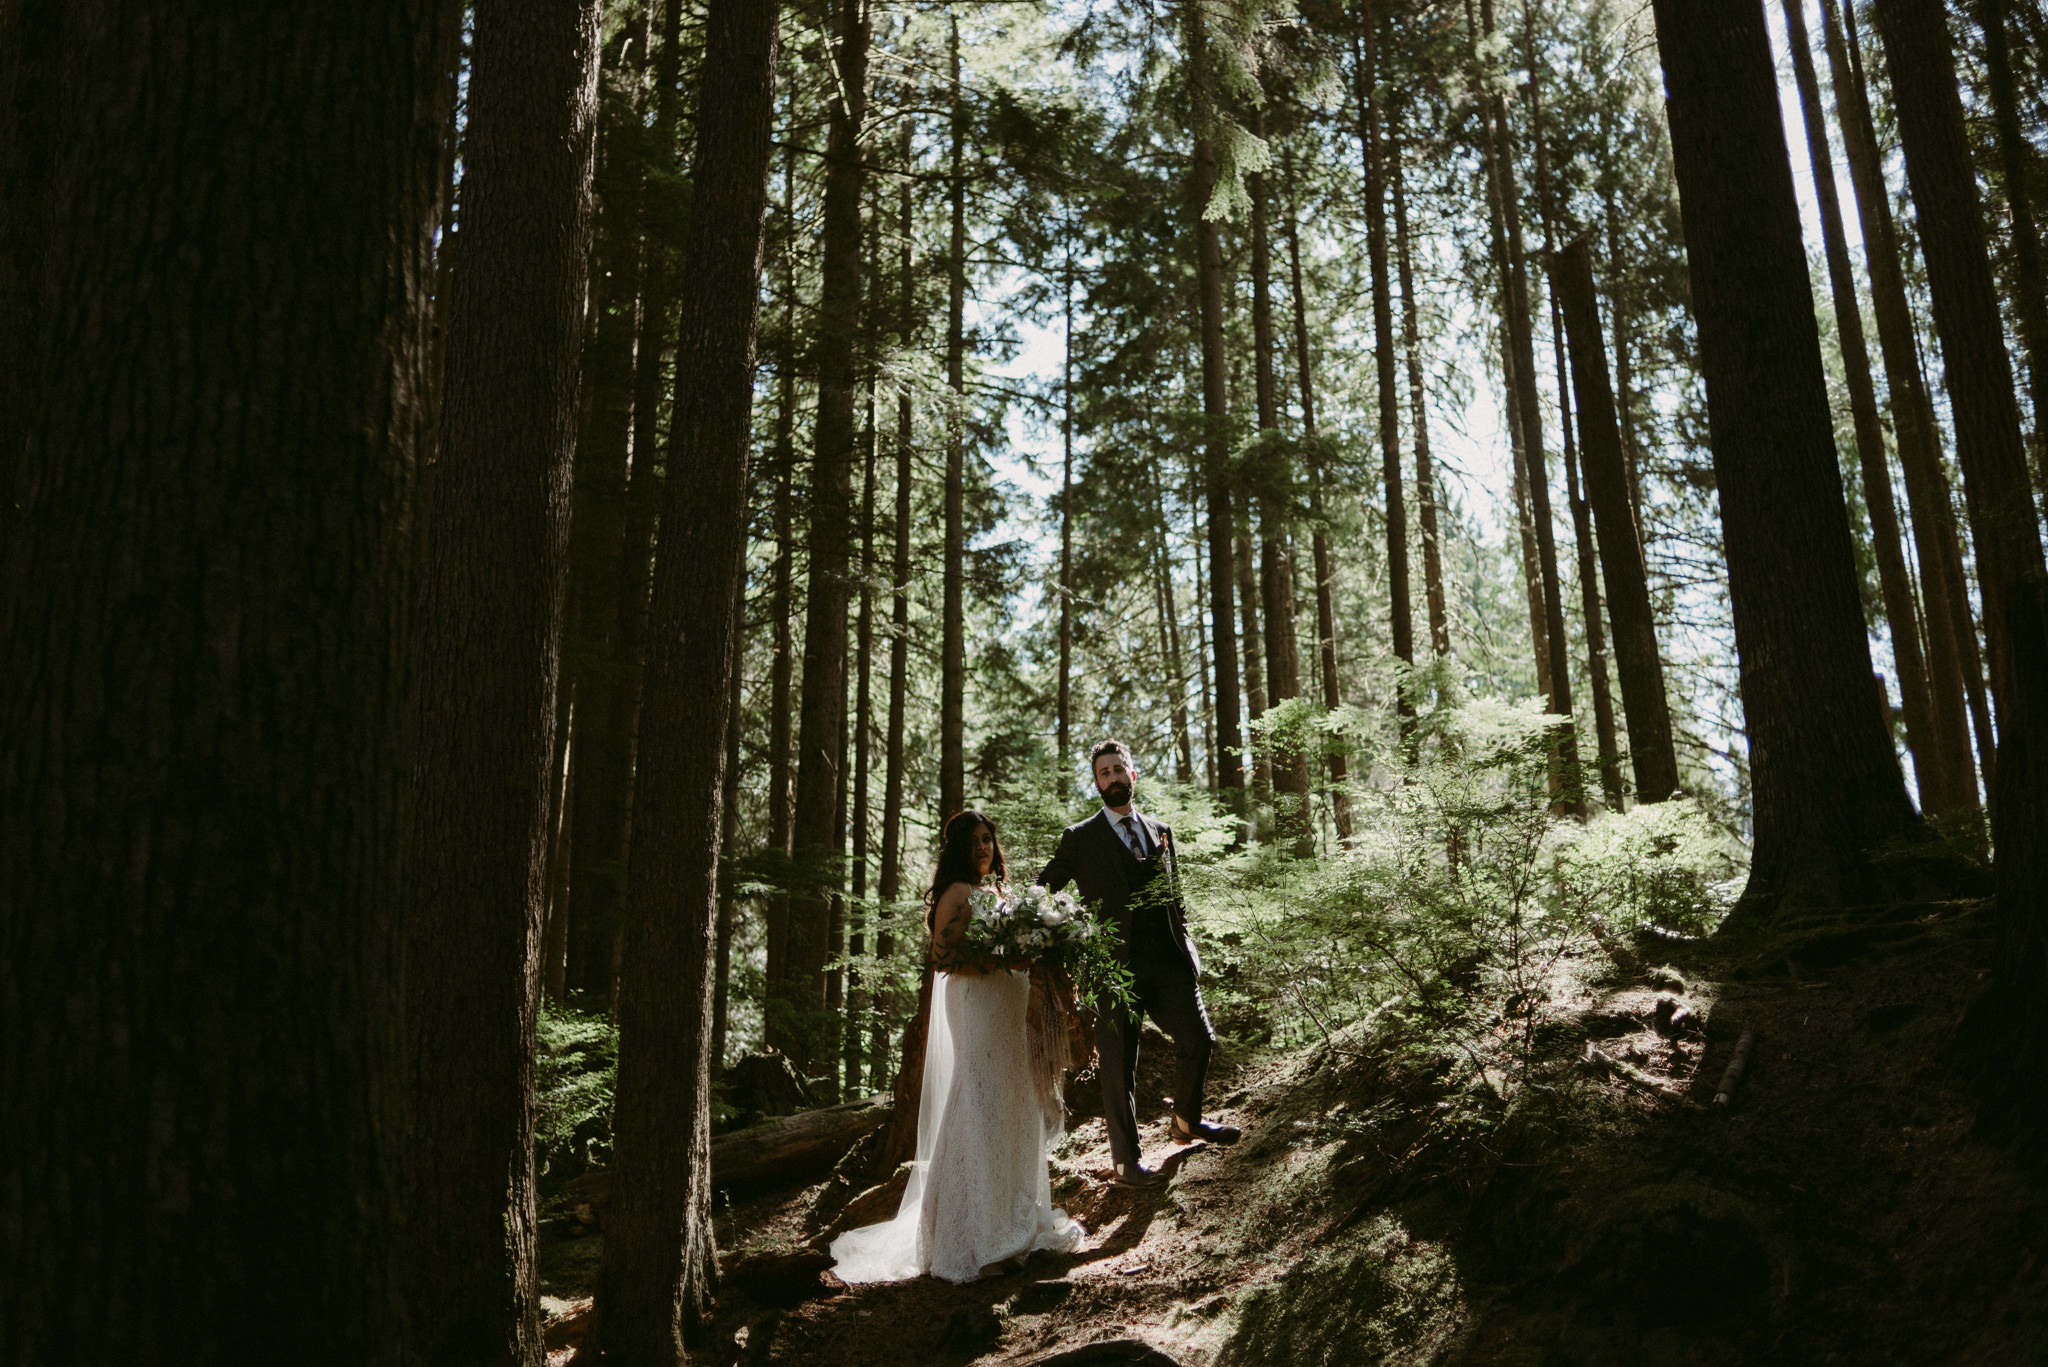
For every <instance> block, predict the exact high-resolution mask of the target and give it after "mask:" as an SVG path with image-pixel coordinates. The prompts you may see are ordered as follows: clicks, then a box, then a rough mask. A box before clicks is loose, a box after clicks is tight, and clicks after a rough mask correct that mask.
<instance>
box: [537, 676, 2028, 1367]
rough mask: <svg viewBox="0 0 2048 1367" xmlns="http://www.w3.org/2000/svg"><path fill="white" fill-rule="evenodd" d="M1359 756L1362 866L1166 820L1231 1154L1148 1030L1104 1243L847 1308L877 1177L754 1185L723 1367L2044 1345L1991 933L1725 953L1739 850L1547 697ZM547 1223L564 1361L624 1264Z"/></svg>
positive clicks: (1181, 818) (1847, 926) (734, 1208)
mask: <svg viewBox="0 0 2048 1367" xmlns="http://www.w3.org/2000/svg"><path fill="white" fill-rule="evenodd" d="M1341 725H1342V723H1341V721H1340V722H1339V723H1337V724H1336V727H1335V728H1333V729H1341ZM1300 743H1313V742H1312V741H1310V740H1308V739H1301V740H1300ZM1359 753H1363V752H1362V751H1360V752H1359ZM1361 767H1362V768H1364V769H1366V771H1367V772H1368V774H1369V775H1370V777H1369V778H1368V779H1367V780H1366V781H1365V782H1362V783H1360V784H1358V785H1356V786H1355V787H1354V789H1353V790H1352V792H1351V794H1350V798H1351V812H1350V815H1351V819H1352V821H1353V823H1354V824H1353V836H1352V839H1351V841H1350V843H1349V844H1348V846H1346V847H1345V848H1344V850H1343V851H1342V853H1341V855H1340V856H1338V857H1332V858H1325V859H1322V860H1319V861H1315V862H1313V863H1311V862H1309V861H1301V860H1294V859H1290V858H1287V857H1285V856H1282V855H1276V854H1274V853H1272V852H1271V850H1272V845H1273V844H1274V843H1277V842H1269V844H1268V845H1267V846H1266V847H1265V849H1263V850H1262V851H1260V852H1258V853H1246V852H1234V851H1233V850H1232V849H1231V848H1230V835H1229V826H1228V823H1227V822H1226V821H1224V820H1222V819H1221V817H1220V816H1219V815H1218V814H1216V813H1214V812H1210V813H1206V814H1205V813H1203V812H1200V811H1196V810H1191V809H1187V808H1185V807H1184V808H1183V810H1180V811H1178V812H1176V813H1175V814H1174V819H1175V824H1176V827H1177V829H1180V830H1182V831H1184V832H1185V834H1184V837H1183V840H1182V846H1183V848H1184V849H1185V850H1188V851H1190V852H1191V853H1192V858H1190V859H1189V861H1188V862H1189V873H1188V877H1189V879H1190V881H1191V883H1192V884H1193V886H1192V887H1191V888H1190V891H1189V899H1190V902H1191V904H1192V905H1194V906H1196V907H1197V908H1199V909H1200V912H1201V917H1202V921H1201V925H1202V931H1203V942H1204V944H1203V948H1204V956H1205V960H1206V967H1207V974H1208V981H1207V990H1208V992H1209V996H1210V1003H1211V1007H1212V1013H1213V1015H1214V1017H1215V1020H1216V1024H1217V1028H1218V1030H1219V1033H1220V1034H1221V1036H1222V1037H1223V1049H1222V1050H1221V1052H1220V1056H1219V1066H1218V1067H1217V1068H1216V1069H1215V1073H1214V1079H1213V1090H1212V1104H1211V1109H1212V1111H1213V1112H1214V1113H1216V1114H1218V1115H1219V1116H1220V1117H1221V1118H1222V1119H1225V1120H1227V1121H1229V1122H1230V1123H1234V1124H1238V1125H1241V1126H1242V1127H1243V1128H1244V1129H1245V1132H1246V1137H1245V1140H1244V1141H1243V1143H1242V1144H1241V1145H1239V1146H1237V1147H1234V1148H1228V1149H1224V1148H1216V1147H1210V1146H1201V1145H1198V1146H1195V1147H1193V1148H1185V1149H1182V1148H1176V1147H1174V1146H1172V1145H1171V1144H1170V1143H1169V1142H1168V1140H1167V1137H1166V1134H1165V1119H1166V1115H1167V1113H1168V1109H1169V1104H1170V1103H1169V1101H1168V1098H1167V1096H1166V1094H1165V1093H1166V1091H1167V1090H1168V1089H1170V1086H1171V1082H1170V1077H1171V1050H1170V1047H1169V1046H1168V1044H1167V1041H1166V1040H1165V1039H1164V1038H1163V1037H1160V1036H1158V1035H1157V1034H1156V1033H1152V1032H1148V1036H1147V1042H1146V1052H1145V1055H1144V1060H1143V1063H1142V1065H1141V1078H1140V1085H1141V1109H1140V1116H1141V1121H1143V1123H1144V1126H1145V1128H1144V1137H1145V1141H1146V1158H1147V1161H1148V1162H1150V1163H1153V1164H1155V1165H1158V1166H1161V1167H1162V1168H1163V1169H1164V1170H1165V1171H1167V1172H1168V1173H1169V1174H1171V1176H1172V1179H1173V1180H1172V1182H1171V1184H1170V1185H1169V1186H1168V1187H1167V1188H1166V1189H1165V1190H1164V1191H1161V1192H1131V1191H1126V1190H1123V1189H1119V1188H1116V1187H1114V1186H1111V1185H1110V1184H1109V1183H1108V1181H1107V1180H1106V1179H1107V1177H1108V1168H1109V1160H1108V1150H1107V1143H1106V1137H1105V1134H1104V1130H1103V1126H1102V1122H1101V1120H1100V1118H1099V1101H1098V1100H1097V1097H1096V1095H1095V1087H1094V1079H1093V1077H1092V1074H1084V1075H1082V1076H1080V1077H1078V1078H1075V1079H1073V1080H1072V1083H1071V1085H1070V1087H1069V1089H1068V1101H1069V1107H1070V1111H1071V1119H1070V1126H1069V1131H1068V1134H1067V1135H1066V1137H1065V1139H1064V1140H1063V1141H1062V1143H1061V1144H1060V1146H1059V1149H1058V1151H1057V1153H1056V1155H1055V1158H1054V1192H1055V1197H1056V1199H1057V1200H1058V1201H1059V1202H1060V1203H1061V1204H1062V1205H1064V1207H1065V1208H1066V1209H1068V1210H1069V1211H1070V1212H1071V1213H1073V1214H1074V1215H1075V1216H1076V1217H1077V1218H1079V1219H1080V1220H1081V1221H1082V1222H1083V1223H1084V1224H1085V1225H1086V1226H1087V1228H1088V1230H1089V1237H1088V1240H1087V1242H1086V1245H1085V1246H1084V1247H1083V1248H1082V1249H1081V1250H1080V1251H1079V1252H1077V1253H1075V1254H1072V1255H1068V1256H1064V1257H1051V1256H1045V1255H1041V1256H1039V1257H1037V1258H1035V1259H1033V1260H1032V1262H1031V1263H1030V1264H1028V1265H1027V1266H1026V1267H1025V1268H1024V1269H1022V1270H1019V1271H1012V1272H1008V1273H1006V1274H1005V1275H1002V1276H992V1277H988V1278H985V1279H984V1280H982V1281H980V1282H977V1283H974V1284H972V1285H968V1286H959V1287H955V1286H951V1285H948V1284H945V1283H942V1282H936V1281H933V1280H931V1279H929V1278H927V1279H922V1280H920V1281H917V1282H914V1283H908V1284H901V1285H889V1286H872V1287H860V1288H852V1289H849V1288H846V1287H843V1286H841V1285H839V1284H838V1283H837V1282H836V1279H834V1278H833V1277H832V1276H831V1275H830V1273H829V1270H828V1264H829V1259H827V1258H826V1257H825V1256H824V1254H823V1252H822V1250H823V1248H824V1245H825V1244H826V1242H828V1241H829V1238H830V1237H831V1235H832V1234H833V1233H834V1232H836V1228H837V1227H838V1225H839V1224H841V1223H843V1222H844V1217H843V1216H841V1215H840V1212H841V1211H843V1210H844V1208H845V1207H846V1206H847V1205H848V1203H849V1200H851V1199H852V1198H854V1197H855V1196H856V1195H857V1193H858V1190H859V1188H860V1187H862V1186H864V1185H865V1184H866V1183H867V1182H868V1181H870V1180H874V1179H876V1178H877V1177H879V1176H880V1175H879V1174H872V1173H863V1171H862V1169H861V1165H860V1162H859V1159H860V1157H861V1155H860V1154H858V1153H856V1154H854V1155H850V1156H849V1160H848V1161H846V1162H842V1163H841V1165H840V1167H839V1170H838V1171H837V1172H836V1173H835V1174H834V1175H833V1176H832V1177H831V1178H828V1179H827V1180H826V1181H824V1182H822V1183H815V1184H809V1185H801V1186H791V1187H785V1188H781V1189H777V1190H769V1191H759V1190H757V1191H752V1192H730V1193H726V1194H725V1196H724V1197H723V1198H722V1201H723V1206H722V1209H721V1213H720V1216H719V1219H718V1245H719V1248H720V1250H721V1263H722V1266H723V1268H724V1273H725V1275H724V1284H723V1288H722V1291H721V1295H720V1299H719V1305H718V1310H717V1315H716V1319H715V1321H714V1322H713V1323H712V1324H710V1325H707V1326H705V1328H704V1329H703V1331H702V1332H701V1333H700V1334H699V1336H698V1344H699V1351H700V1352H701V1360H703V1361H707V1362H719V1363H730V1364H740V1363H770V1362H773V1363H792V1364H796V1363H802V1364H810V1363H817V1364H827V1363H829V1364H846V1365H847V1367H855V1365H856V1364H862V1363H875V1364H884V1363H887V1364H894V1363H900V1362H917V1363H933V1364H966V1363H972V1362H986V1363H1005V1364H1008V1363H1014V1364H1025V1363H1040V1362H1058V1363H1061V1364H1068V1363H1076V1364H1078V1363H1085V1362H1101V1363H1110V1362H1125V1363H1136V1362H1141V1361H1143V1362H1152V1363H1155V1364H1156V1363H1161V1362H1179V1363H1188V1364H1194V1363H1201V1364H1215V1365H1216V1367H1225V1365H1226V1364H1235V1363H1246V1364H1251V1363H1304V1364H1339V1363H1354V1362H1356V1363H1364V1362H1387V1363H1502V1364H1508V1363H1513V1364H1530V1365H1531V1367H1533V1365H1534V1364H1555V1365H1558V1367H1563V1365H1564V1364H1588V1365H1589V1367H1591V1365H1593V1364H1606V1363H1619V1362H1623V1361H1629V1362H1637V1361H1643V1360H1646V1359H1649V1360H1655V1359H1658V1358H1667V1357H1669V1358H1676V1357H1679V1356H1681V1355H1682V1356H1683V1357H1684V1358H1685V1359H1687V1360H1691V1361H1698V1362H1703V1363H1723V1362H1726V1363H1743V1362H1757V1363H1788V1364H1789V1363H1824V1362H1841V1363H1888V1362H1898V1363H1908V1362H1911V1363H1950V1362H1953V1363H1959V1364H1961V1363H1987V1364H1988V1363H2007V1362H2022V1361H2037V1360H2040V1359H2041V1354H2042V1353H2043V1352H2044V1351H2048V1262H2044V1260H2043V1259H2042V1258H2041V1256H2040V1255H2041V1253H2042V1251H2043V1245H2044V1244H2048V1237H2044V1236H2043V1234H2042V1233H2041V1231H2042V1230H2043V1229H2044V1228H2048V1222H2044V1220H2043V1218H2042V1217H2043V1216H2044V1215H2048V1200H2044V1196H2043V1193H2042V1190H2041V1187H2040V1185H2039V1182H2038V1175H2037V1170H2032V1169H2030V1168H2029V1167H2028V1166H2027V1165H2026V1163H2025V1162H2023V1161H2022V1159H2021V1157H2020V1156H2017V1155H2014V1154H2012V1153H2009V1152H2006V1151H2005V1150H2002V1149H2001V1148H1999V1147H1998V1146H1997V1145H1996V1144H1995V1143H1992V1142H1990V1141H1989V1140H1986V1139H1982V1138H1979V1137H1976V1136H1974V1135H1973V1134H1972V1133H1971V1131H1970V1129H1969V1125H1968V1122H1967V1120H1966V1119H1962V1118H1961V1117H1966V1116H1967V1115H1968V1113H1969V1106H1968V1104H1967V1099H1966V1097H1964V1095H1963V1093H1962V1088H1961V1084H1960V1083H1959V1082H1958V1081H1957V1080H1956V1079H1955V1078H1954V1077H1953V1076H1952V1074H1951V1068H1950V1063H1949V1052H1948V1051H1949V1049H1950V1042H1951V1038H1952V1036H1953V1033H1954V1028H1955V1025H1956V1022H1957V1021H1958V1020H1959V1019H1960V1017H1961V1014H1962V1012H1963V1011H1964V1009H1965V1008H1966V1007H1968V1006H1969V1004H1970V1003H1971V1001H1972V1000H1973V999H1974V998H1975V997H1976V996H1977V995H1978V994H1979V992H1980V991H1981V990H1982V984H1983V979H1984V977H1985V974H1986V972H1987V970H1988V967H1989V964H1988V957H1989V950H1990V944H1991V940H1990V930H1989V927H1990V924H1991V920H1992V915H1991V908H1990V905H1989V904H1988V903H1986V902H1958V903H1945V904H1930V905H1925V906H1913V907H1901V908H1894V909H1892V910H1890V911H1889V912H1886V913H1884V914H1882V915H1870V914H1862V915H1858V916H1855V917H1846V916H1845V917H1839V918H1830V917H1826V916H1815V917H1811V918H1809V919H1808V920H1807V921H1805V922H1803V923H1801V924H1797V925H1791V926H1785V927H1781V928H1780V929H1779V930H1778V931H1776V932H1774V933H1773V934H1772V935H1771V936H1769V937H1751V938H1749V939H1747V940H1741V941H1736V940H1730V939H1728V938H1726V937H1716V936H1713V935H1712V934H1711V932H1712V931H1713V929H1714V928H1715V927H1716V925H1717V924H1718V923H1719V921H1720V919H1721V918H1722V916H1724V915H1725V912H1726V909H1727V904H1728V902H1729V900H1730V898H1731V896H1732V892H1733V890H1734V889H1736V888H1737V887H1739V882H1740V880H1739V877H1738V875H1739V873H1740V871H1741V869H1740V862H1739V860H1740V847H1739V845H1738V844H1737V843H1736V842H1735V841H1733V840H1732V839H1731V838H1730V837H1729V836H1728V835H1727V833H1726V832H1725V831H1724V830H1722V829H1721V828H1720V827H1719V826H1718V825H1717V824H1716V822H1715V821H1714V820H1713V819H1712V818H1711V817H1710V816H1709V814H1708V813H1706V812H1705V811H1703V810H1702V809H1701V808H1700V807H1698V806H1696V805H1694V804H1691V803H1689V802H1686V801H1684V800H1678V801H1674V802H1670V803H1664V804H1656V805H1653V806H1638V807H1636V808H1634V809H1632V810H1631V811H1629V812H1627V813H1626V814H1621V815H1617V814H1613V813H1606V814H1602V815H1598V816H1596V817H1594V818H1593V819H1592V820H1591V821H1589V822H1586V823H1584V824H1581V823H1578V822H1575V821H1572V820H1570V819H1568V818H1564V817H1561V816H1560V815H1558V812H1557V804H1556V800H1555V797H1556V795H1555V793H1554V792H1553V789H1552V785H1551V776H1552V774H1553V772H1554V763H1553V759H1552V756H1551V755H1550V753H1549V751H1548V748H1547V734H1546V730H1545V727H1544V724H1543V721H1542V718H1541V717H1540V715H1539V714H1538V713H1537V712H1536V711H1535V710H1533V708H1530V707H1512V706H1499V705H1494V704H1489V703H1482V702H1474V701H1471V700H1461V699H1455V698H1447V699H1445V700H1443V701H1442V702H1440V703H1439V704H1438V705H1437V706H1435V707H1433V708H1430V709H1427V710H1425V711H1424V712H1423V714H1422V715H1421V716H1420V717H1419V718H1418V719H1417V720H1416V722H1415V724H1414V726H1413V728H1412V729H1411V730H1410V731H1409V732H1408V733H1407V734H1406V735H1394V736H1390V737H1389V738H1388V739H1387V743H1386V745H1385V747H1384V753H1381V754H1377V755H1373V756H1372V757H1371V762H1370V764H1369V765H1365V766H1361ZM550 1028H551V1030H553V1031H554V1032H555V1033H554V1034H553V1035H552V1036H551V1043H552V1044H553V1045H554V1046H555V1049H554V1051H555V1053H556V1055H557V1058H558V1060H560V1059H562V1058H567V1057H570V1056H572V1055H573V1056H574V1057H575V1058H577V1059H581V1060H587V1062H586V1063H583V1064H576V1065H572V1066H563V1065H562V1064H561V1063H560V1062H558V1063H557V1064H556V1065H554V1071H545V1070H544V1076H543V1081H544V1083H548V1084H550V1085H549V1087H548V1093H549V1097H550V1101H549V1103H548V1106H547V1107H546V1108H544V1110H545V1113H546V1114H547V1115H548V1116H549V1117H551V1120H550V1123H551V1124H552V1125H553V1127H554V1128H553V1129H552V1130H550V1131H549V1132H548V1133H547V1134H544V1135H543V1148H544V1151H546V1152H550V1153H553V1154H556V1155H560V1156H562V1157H565V1158H567V1157H572V1156H576V1155H577V1153H578V1146H579V1145H581V1146H582V1152H581V1155H580V1157H581V1159H583V1160H587V1159H588V1158H589V1157H591V1156H592V1155H591V1153H590V1152H589V1146H590V1144H591V1143H592V1142H593V1140H598V1142H599V1143H600V1144H601V1140H599V1139H598V1136H599V1133H600V1130H601V1124H600V1122H601V1115H600V1110H601V1104H598V1103H601V1101H602V1094H603V1086H602V1082H601V1080H600V1081H593V1079H594V1078H600V1077H601V1068H602V1066H603V1046H602V1043H601V1041H600V1039H599V1038H598V1036H597V1035H592V1034H590V1033H589V1028H588V1025H587V1024H586V1025H585V1026H584V1027H580V1028H581V1029H582V1030H583V1033H581V1034H579V1033H578V1028H579V1027H575V1026H574V1023H573V1022H570V1023H567V1024H565V1023H564V1022H563V1021H560V1020H558V1021H556V1022H555V1023H553V1024H552V1025H551V1027H550ZM599 1034H600V1035H601V1032H599ZM1745 1035H1747V1036H1748V1037H1749V1038H1750V1039H1751V1040H1752V1044H1751V1046H1750V1049H1749V1051H1748V1071H1747V1074H1746V1076H1745V1078H1744V1079H1743V1080H1742V1081H1741V1083H1740V1085H1739V1086H1738V1087H1736V1088H1735V1090H1734V1092H1733V1095H1732V1098H1731V1102H1730V1104H1727V1105H1718V1104H1716V1103H1715V1101H1714V1095H1715V1091H1716V1088H1717V1087H1718V1086H1719V1085H1720V1084H1721V1080H1722V1077H1723V1074H1724V1072H1725V1070H1726V1068H1727V1065H1728V1062H1729V1059H1730V1058H1731V1056H1732V1055H1733V1054H1734V1052H1735V1051H1736V1048H1737V1046H1738V1043H1739V1042H1740V1041H1741V1040H1742V1039H1743V1038H1744V1037H1745ZM579 1136H580V1137H579ZM579 1166H580V1163H579ZM557 1215H558V1218H557V1219H556V1220H555V1221H554V1222H553V1223H552V1224H551V1226H550V1228H551V1229H552V1230H553V1231H554V1237H553V1238H552V1240H551V1241H550V1243H549V1244H548V1246H547V1247H546V1249H545V1250H544V1254H543V1264H542V1272H543V1281H544V1286H543V1290H544V1291H545V1292H547V1293H548V1295H549V1296H550V1297H551V1299H550V1301H549V1304H550V1307H551V1310H552V1312H553V1314H554V1316H555V1324H556V1328H555V1332H554V1333H553V1335H552V1337H551V1342H552V1343H554V1344H556V1345H557V1347H556V1350H555V1356H554V1358H553V1359H552V1360H554V1361H559V1362H566V1361H568V1360H569V1359H570V1357H571V1356H572V1351H571V1350H572V1347H573V1340H574V1337H575V1331H576V1326H577V1324H578V1323H579V1320H578V1318H577V1317H578V1315H579V1313H580V1311H581V1310H582V1308H583V1306H584V1305H585V1303H586V1299H585V1298H587V1296H588V1295H589V1286H590V1281H591V1278H592V1277H593V1275H594V1272H595V1268H596V1262H597V1253H598V1250H599V1249H600V1248H601V1246H602V1236H601V1234H597V1235H592V1234H580V1235H579V1237H567V1236H568V1235H569V1234H570V1233H571V1232H574V1231H580V1230H582V1229H583V1228H584V1226H583V1225H582V1224H581V1223H579V1222H578V1221H577V1220H576V1219H575V1218H574V1217H573V1216H571V1215H568V1214H567V1213H564V1212H561V1211H560V1208H559V1203H558V1207H557Z"/></svg>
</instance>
